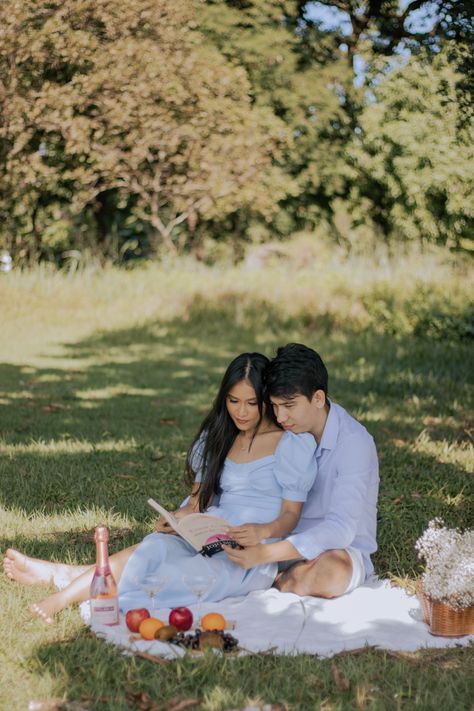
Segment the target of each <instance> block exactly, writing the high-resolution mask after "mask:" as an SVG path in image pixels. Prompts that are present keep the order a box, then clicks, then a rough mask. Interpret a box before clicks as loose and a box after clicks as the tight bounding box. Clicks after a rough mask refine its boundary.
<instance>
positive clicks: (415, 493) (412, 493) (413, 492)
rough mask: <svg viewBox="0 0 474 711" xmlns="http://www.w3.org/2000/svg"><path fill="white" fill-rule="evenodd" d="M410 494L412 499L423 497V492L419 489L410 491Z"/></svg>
mask: <svg viewBox="0 0 474 711" xmlns="http://www.w3.org/2000/svg"><path fill="white" fill-rule="evenodd" d="M410 496H411V498H412V499H421V494H420V492H419V491H412V492H410Z"/></svg>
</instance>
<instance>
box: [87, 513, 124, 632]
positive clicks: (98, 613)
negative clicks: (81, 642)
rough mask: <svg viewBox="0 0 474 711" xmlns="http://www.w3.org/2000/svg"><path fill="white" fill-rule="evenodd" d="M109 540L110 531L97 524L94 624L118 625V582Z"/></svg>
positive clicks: (93, 588) (90, 596)
mask: <svg viewBox="0 0 474 711" xmlns="http://www.w3.org/2000/svg"><path fill="white" fill-rule="evenodd" d="M108 540H109V532H108V530H107V529H106V528H105V526H97V528H96V529H95V545H96V565H95V571H94V577H93V578H92V582H91V589H90V594H89V598H90V604H91V623H92V624H99V625H117V624H118V622H119V605H118V595H117V584H116V582H115V580H114V576H113V575H112V571H111V570H110V565H109V551H108V545H107V543H108Z"/></svg>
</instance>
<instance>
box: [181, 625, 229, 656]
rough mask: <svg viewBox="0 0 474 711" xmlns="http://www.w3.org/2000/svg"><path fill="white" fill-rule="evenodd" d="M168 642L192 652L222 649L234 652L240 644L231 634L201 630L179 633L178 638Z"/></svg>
mask: <svg viewBox="0 0 474 711" xmlns="http://www.w3.org/2000/svg"><path fill="white" fill-rule="evenodd" d="M168 641H169V642H171V644H176V645H178V646H179V647H183V648H184V649H188V650H190V651H196V650H202V649H209V648H210V649H221V650H222V651H223V652H232V651H234V650H235V649H236V647H237V645H238V644H239V640H238V639H236V638H235V637H234V636H233V635H231V634H229V632H224V631H223V630H219V631H216V632H206V631H201V630H200V629H197V630H196V631H195V632H188V633H187V634H185V633H184V632H178V633H177V635H176V637H174V638H173V639H170V640H168Z"/></svg>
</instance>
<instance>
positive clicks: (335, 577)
mask: <svg viewBox="0 0 474 711" xmlns="http://www.w3.org/2000/svg"><path fill="white" fill-rule="evenodd" d="M351 577H352V561H351V559H350V556H349V555H348V553H347V552H346V551H345V550H331V551H325V552H324V553H322V554H321V555H320V556H318V557H317V558H315V559H314V560H306V561H301V562H298V563H295V564H294V565H292V566H291V568H289V569H288V570H286V571H284V572H283V573H281V574H280V575H279V576H278V578H277V580H276V581H275V587H276V588H277V589H278V590H280V591H281V592H292V593H296V594H297V595H312V596H314V597H324V598H334V597H339V596H340V595H342V594H343V593H344V592H345V591H346V590H347V587H348V585H349V582H350V580H351Z"/></svg>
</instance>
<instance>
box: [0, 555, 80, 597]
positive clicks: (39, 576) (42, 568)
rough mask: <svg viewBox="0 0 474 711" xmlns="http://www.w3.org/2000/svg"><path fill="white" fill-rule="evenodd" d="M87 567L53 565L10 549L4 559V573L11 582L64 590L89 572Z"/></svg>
mask: <svg viewBox="0 0 474 711" xmlns="http://www.w3.org/2000/svg"><path fill="white" fill-rule="evenodd" d="M88 567H89V566H87V565H67V564H65V563H52V562H50V561H49V560H41V558H30V557H29V556H27V555H24V554H23V553H20V552H19V551H16V550H15V549H14V548H9V549H8V550H7V552H6V553H5V557H4V559H3V571H4V573H5V575H6V576H7V577H8V578H10V580H15V581H16V582H17V583H22V584H23V585H53V584H54V585H56V587H59V588H63V587H64V586H65V585H68V584H69V583H70V582H71V580H73V579H74V578H76V577H77V576H78V575H80V574H81V573H83V572H84V571H85V570H87V568H88Z"/></svg>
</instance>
